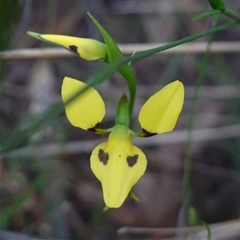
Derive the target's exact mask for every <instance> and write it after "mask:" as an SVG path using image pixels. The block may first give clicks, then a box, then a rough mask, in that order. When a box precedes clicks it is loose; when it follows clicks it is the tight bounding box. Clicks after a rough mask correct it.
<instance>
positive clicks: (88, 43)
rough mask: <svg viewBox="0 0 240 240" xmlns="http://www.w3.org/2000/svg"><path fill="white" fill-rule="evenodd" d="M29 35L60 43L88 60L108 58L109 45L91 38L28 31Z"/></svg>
mask: <svg viewBox="0 0 240 240" xmlns="http://www.w3.org/2000/svg"><path fill="white" fill-rule="evenodd" d="M28 34H29V35H31V36H33V37H35V38H37V39H41V40H44V41H47V42H50V43H54V44H57V45H60V46H62V47H64V48H66V49H68V50H69V51H71V52H74V53H76V54H78V55H80V57H81V58H83V59H85V60H87V61H93V60H97V59H101V60H104V59H106V58H107V47H106V45H105V44H103V43H102V42H99V41H97V40H95V39H91V38H78V37H72V36H66V35H55V34H38V33H33V32H28Z"/></svg>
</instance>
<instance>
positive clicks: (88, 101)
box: [62, 77, 106, 130]
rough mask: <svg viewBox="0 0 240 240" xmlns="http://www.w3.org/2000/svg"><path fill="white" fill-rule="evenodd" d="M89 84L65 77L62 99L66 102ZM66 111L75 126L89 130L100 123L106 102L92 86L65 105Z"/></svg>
mask: <svg viewBox="0 0 240 240" xmlns="http://www.w3.org/2000/svg"><path fill="white" fill-rule="evenodd" d="M87 86H88V85H87V84H86V83H84V82H81V81H79V80H76V79H73V78H70V77H65V78H64V79H63V84H62V100H63V102H64V103H66V102H67V101H68V100H69V99H70V98H71V97H73V96H74V95H75V94H77V92H79V91H81V89H83V88H85V87H87ZM65 112H66V115H67V118H68V120H69V122H70V123H71V124H72V125H73V126H75V127H79V128H82V129H84V130H88V129H91V128H94V127H95V126H96V125H97V124H98V123H100V122H101V121H102V119H103V117H104V115H105V112H106V111H105V104H104V102H103V99H102V97H101V96H100V95H99V93H98V92H97V91H96V90H95V89H94V88H92V87H89V88H88V89H87V90H86V91H85V92H83V93H82V94H80V95H79V96H77V97H76V98H75V99H74V100H72V101H71V102H70V103H67V104H66V105H65Z"/></svg>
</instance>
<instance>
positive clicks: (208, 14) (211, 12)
mask: <svg viewBox="0 0 240 240" xmlns="http://www.w3.org/2000/svg"><path fill="white" fill-rule="evenodd" d="M220 13H222V11H221V10H219V9H212V10H209V11H207V12H203V13H200V14H199V15H197V16H196V17H194V18H193V21H194V22H196V21H199V20H202V19H205V18H208V17H211V16H213V15H216V14H220Z"/></svg>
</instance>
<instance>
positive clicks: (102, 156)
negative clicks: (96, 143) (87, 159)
mask: <svg viewBox="0 0 240 240" xmlns="http://www.w3.org/2000/svg"><path fill="white" fill-rule="evenodd" d="M98 158H99V160H100V161H101V162H102V163H103V164H104V165H107V162H108V159H109V156H108V153H106V152H104V151H103V150H102V149H99V151H98Z"/></svg>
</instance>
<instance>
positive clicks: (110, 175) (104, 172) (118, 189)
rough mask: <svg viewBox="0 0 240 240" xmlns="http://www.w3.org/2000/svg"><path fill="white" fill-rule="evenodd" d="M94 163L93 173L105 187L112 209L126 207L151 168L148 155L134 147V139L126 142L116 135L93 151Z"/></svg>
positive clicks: (92, 165) (107, 204) (106, 197)
mask: <svg viewBox="0 0 240 240" xmlns="http://www.w3.org/2000/svg"><path fill="white" fill-rule="evenodd" d="M125 127H126V126H125ZM115 128H116V126H115V127H114V130H113V131H115ZM123 131H124V130H123ZM90 161H91V169H92V171H93V173H94V174H95V176H96V177H97V178H98V180H99V181H100V182H101V184H102V189H103V198H104V202H105V204H106V206H107V207H109V208H118V207H120V206H121V205H122V204H123V202H124V200H125V199H126V198H127V196H128V194H129V192H130V191H131V189H132V187H133V185H134V184H136V182H137V181H138V180H139V179H140V177H141V176H142V175H143V174H144V172H145V170H146V167H147V160H146V156H145V155H144V153H143V152H142V151H141V150H140V149H139V148H137V147H135V146H133V145H132V144H131V141H130V136H129V137H128V138H127V139H122V138H121V137H118V136H117V134H115V133H113V132H112V133H111V135H110V136H109V139H108V142H104V143H101V144H99V145H98V146H97V147H96V148H95V149H94V150H93V152H92V155H91V158H90Z"/></svg>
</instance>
